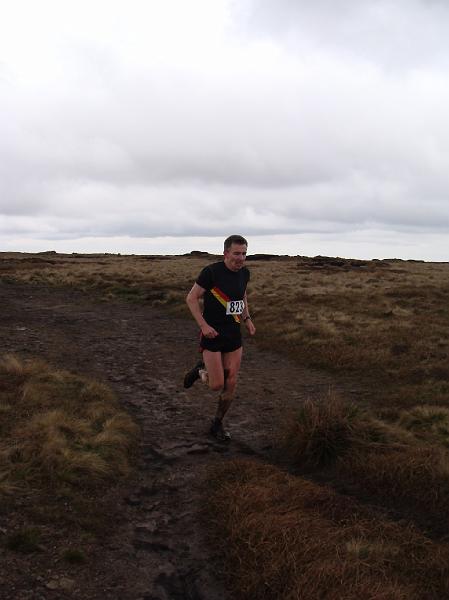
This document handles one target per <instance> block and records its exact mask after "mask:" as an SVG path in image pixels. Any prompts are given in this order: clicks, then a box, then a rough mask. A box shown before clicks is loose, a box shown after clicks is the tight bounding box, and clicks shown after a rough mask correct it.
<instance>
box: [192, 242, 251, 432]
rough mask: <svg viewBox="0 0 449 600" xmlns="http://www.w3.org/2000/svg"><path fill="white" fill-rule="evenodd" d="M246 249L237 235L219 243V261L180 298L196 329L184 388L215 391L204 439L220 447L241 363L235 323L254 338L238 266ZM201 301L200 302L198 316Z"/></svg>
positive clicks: (241, 270) (244, 282) (244, 271)
mask: <svg viewBox="0 0 449 600" xmlns="http://www.w3.org/2000/svg"><path fill="white" fill-rule="evenodd" d="M247 248H248V242H247V241H246V240H245V238H243V237H242V236H241V235H231V236H230V237H228V238H227V239H226V240H225V242H224V260H222V261H220V262H216V263H213V264H211V265H209V266H207V267H205V268H204V269H203V270H202V271H201V273H200V274H199V276H198V279H197V280H196V282H195V283H194V285H193V287H192V289H191V290H190V292H189V293H188V295H187V298H186V302H187V305H188V307H189V309H190V312H191V313H192V315H193V317H194V319H195V321H196V322H197V323H198V326H199V328H200V329H201V338H200V351H201V352H202V353H203V360H202V361H199V362H198V363H197V365H195V367H194V368H193V369H192V370H191V371H188V372H187V373H186V375H185V377H184V387H186V388H189V387H191V386H192V385H193V384H194V383H195V381H196V380H197V379H199V378H201V379H202V381H203V382H204V383H206V384H208V385H209V387H210V389H211V390H214V391H218V390H221V393H220V396H219V400H218V407H217V412H216V415H215V418H214V420H213V421H212V424H211V427H210V433H211V434H212V435H213V436H214V437H215V438H217V439H218V440H220V441H229V440H230V438H231V436H230V434H229V432H228V431H225V430H224V429H223V423H222V422H223V418H224V416H225V414H226V413H227V411H228V409H229V407H230V406H231V403H232V400H233V399H234V392H235V387H236V384H237V375H238V372H239V369H240V363H241V360H242V350H243V349H242V334H241V330H240V323H241V322H242V321H243V323H244V324H245V326H246V329H247V331H248V333H249V334H250V335H254V334H255V333H256V328H255V326H254V323H253V322H252V320H251V317H250V314H249V309H248V300H247V297H246V286H247V284H248V281H249V277H250V275H249V270H248V269H247V268H246V267H245V266H244V263H245V259H246V251H247ZM201 300H203V301H204V310H203V311H202V310H201V303H200V301H201Z"/></svg>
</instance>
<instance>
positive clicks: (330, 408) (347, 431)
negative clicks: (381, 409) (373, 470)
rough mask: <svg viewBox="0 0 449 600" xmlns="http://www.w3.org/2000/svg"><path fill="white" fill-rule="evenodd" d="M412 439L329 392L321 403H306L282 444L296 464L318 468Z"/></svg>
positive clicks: (292, 418)
mask: <svg viewBox="0 0 449 600" xmlns="http://www.w3.org/2000/svg"><path fill="white" fill-rule="evenodd" d="M411 438H412V436H411V435H407V433H406V432H404V431H402V430H400V429H399V428H397V427H394V426H392V425H389V424H387V423H384V422H382V421H380V420H379V419H375V418H374V417H372V416H370V415H369V414H368V413H367V412H366V411H365V410H362V409H361V408H360V407H358V406H356V405H355V404H353V403H348V402H346V401H344V400H343V399H342V398H340V397H339V396H338V395H336V394H335V393H333V392H329V394H328V395H327V396H325V397H323V398H322V399H321V400H317V401H312V400H306V401H305V402H304V403H303V405H302V406H301V407H300V409H299V410H298V411H297V413H296V414H294V415H291V416H290V418H289V419H288V420H287V421H286V424H285V427H284V431H283V433H282V435H281V437H280V442H279V444H280V447H281V451H282V452H283V454H285V455H286V456H287V457H288V458H289V459H290V460H291V461H293V462H294V464H295V465H297V466H300V467H303V468H306V469H317V468H321V467H326V466H329V465H332V464H334V463H335V462H336V461H337V459H339V458H342V457H344V456H346V455H347V454H348V453H353V452H356V451H367V450H371V451H373V450H379V449H380V448H385V447H391V446H392V445H396V444H399V443H404V442H406V441H410V440H411Z"/></svg>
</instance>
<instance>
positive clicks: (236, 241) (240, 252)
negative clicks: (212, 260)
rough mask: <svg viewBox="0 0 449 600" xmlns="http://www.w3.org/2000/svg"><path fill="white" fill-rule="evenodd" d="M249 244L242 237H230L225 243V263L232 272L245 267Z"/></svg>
mask: <svg viewBox="0 0 449 600" xmlns="http://www.w3.org/2000/svg"><path fill="white" fill-rule="evenodd" d="M247 249H248V242H247V241H246V240H245V238H244V237H242V236H241V235H230V236H229V237H228V238H226V239H225V241H224V263H225V265H226V266H227V267H228V269H230V270H231V271H238V270H239V269H241V268H242V267H243V263H244V262H245V259H246V251H247Z"/></svg>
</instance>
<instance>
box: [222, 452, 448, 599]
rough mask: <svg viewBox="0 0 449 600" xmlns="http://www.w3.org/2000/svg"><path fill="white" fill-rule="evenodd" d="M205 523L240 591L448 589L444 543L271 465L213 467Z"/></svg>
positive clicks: (353, 593) (425, 593)
mask: <svg viewBox="0 0 449 600" xmlns="http://www.w3.org/2000/svg"><path fill="white" fill-rule="evenodd" d="M211 478H212V482H211V489H212V491H211V497H210V510H211V514H212V519H213V528H214V531H215V532H216V533H217V535H219V536H220V539H221V540H222V539H223V536H225V537H226V540H227V541H226V574H227V576H228V578H229V582H230V585H231V586H232V587H233V591H234V595H233V597H234V598H236V599H241V600H259V599H261V600H262V599H263V600H278V599H279V598H282V599H283V600H293V599H295V600H315V599H316V600H318V599H321V598H326V599H328V600H351V599H354V600H355V599H357V600H359V599H360V598H365V599H367V600H378V599H380V598H382V599H388V600H405V599H407V600H414V599H416V600H418V599H420V600H421V599H422V598H435V599H436V598H443V597H446V596H447V595H448V594H449V587H448V585H449V567H448V564H449V562H448V560H449V553H448V549H447V547H445V546H443V545H440V544H437V543H432V542H431V541H430V540H429V539H427V538H426V537H425V536H423V535H422V534H420V533H419V532H417V531H416V530H415V529H414V528H413V527H411V526H403V525H400V524H397V523H393V522H390V521H388V520H386V519H384V518H381V517H379V515H374V514H372V513H369V511H367V509H365V508H364V507H363V506H361V505H359V504H357V502H356V501H354V500H352V499H350V498H347V497H344V496H341V495H338V494H336V493H335V492H333V491H332V490H330V489H329V488H325V487H321V486H318V485H316V484H314V483H311V482H310V481H306V480H304V479H300V478H297V477H292V476H290V475H287V474H285V473H283V472H281V471H279V470H278V469H276V468H274V467H271V466H261V465H258V464H255V463H250V462H247V461H234V462H228V463H226V464H224V465H221V466H220V467H218V468H217V466H215V467H214V473H211Z"/></svg>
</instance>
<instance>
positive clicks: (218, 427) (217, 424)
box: [209, 417, 231, 442]
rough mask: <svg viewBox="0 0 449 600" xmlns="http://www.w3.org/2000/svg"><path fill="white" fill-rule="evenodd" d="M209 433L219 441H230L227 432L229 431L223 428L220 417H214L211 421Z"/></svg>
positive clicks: (229, 435)
mask: <svg viewBox="0 0 449 600" xmlns="http://www.w3.org/2000/svg"><path fill="white" fill-rule="evenodd" d="M209 433H210V435H212V436H213V437H214V438H215V439H216V440H218V441H219V442H230V441H231V434H230V433H229V431H226V430H225V429H223V423H222V422H221V420H220V419H217V418H216V417H215V419H213V421H212V423H211V426H210V429H209Z"/></svg>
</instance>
